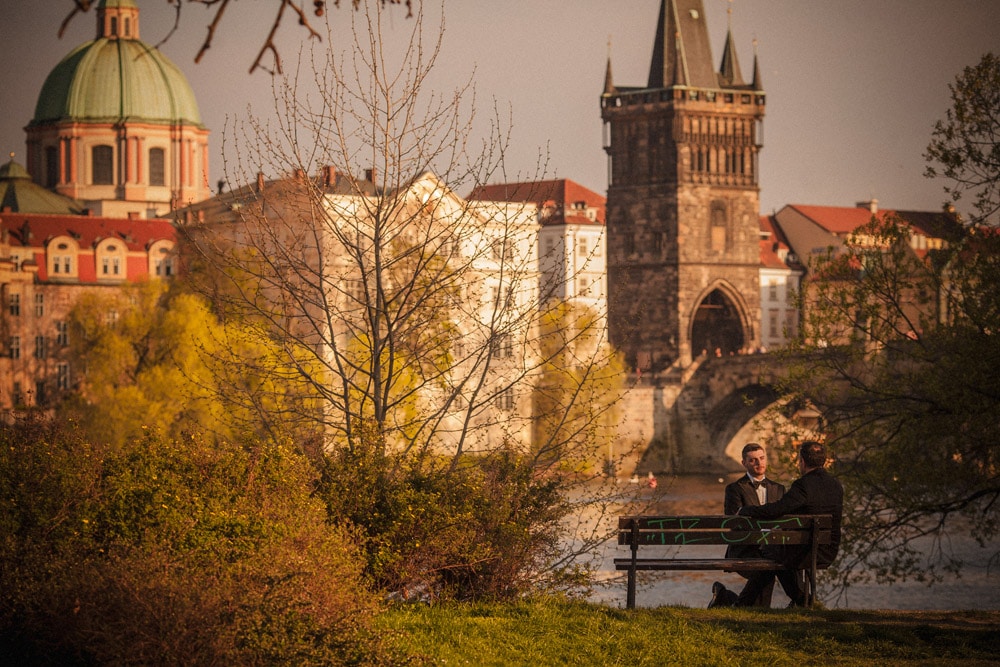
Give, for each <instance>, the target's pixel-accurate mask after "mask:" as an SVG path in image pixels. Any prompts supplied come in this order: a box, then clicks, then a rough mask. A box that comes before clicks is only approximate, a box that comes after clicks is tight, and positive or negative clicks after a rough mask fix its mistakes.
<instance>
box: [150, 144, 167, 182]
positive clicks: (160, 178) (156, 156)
mask: <svg viewBox="0 0 1000 667" xmlns="http://www.w3.org/2000/svg"><path fill="white" fill-rule="evenodd" d="M163 165H164V159H163V149H162V148H150V149H149V184H150V185H166V181H165V179H164V173H163V172H164V169H163Z"/></svg>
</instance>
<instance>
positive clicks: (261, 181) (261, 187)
mask: <svg viewBox="0 0 1000 667" xmlns="http://www.w3.org/2000/svg"><path fill="white" fill-rule="evenodd" d="M263 191H264V172H262V171H258V172H257V192H263Z"/></svg>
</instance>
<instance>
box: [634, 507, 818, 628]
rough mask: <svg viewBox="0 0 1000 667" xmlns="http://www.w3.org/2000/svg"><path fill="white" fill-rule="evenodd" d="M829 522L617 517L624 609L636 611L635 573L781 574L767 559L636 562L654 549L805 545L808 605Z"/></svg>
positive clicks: (786, 518)
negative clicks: (625, 551) (624, 550)
mask: <svg viewBox="0 0 1000 667" xmlns="http://www.w3.org/2000/svg"><path fill="white" fill-rule="evenodd" d="M832 526H833V517H831V516H829V515H811V514H800V515H793V516H784V517H780V518H778V519H753V518H750V517H745V516H725V515H700V516H648V515H647V516H622V517H618V544H619V545H622V546H628V547H629V549H630V551H631V556H630V557H629V558H615V559H614V561H615V569H616V570H619V571H621V570H624V571H627V572H628V591H627V597H626V607H627V608H628V609H634V608H635V589H636V573H637V572H640V571H646V572H649V571H671V570H673V571H695V570H720V571H723V572H766V571H777V570H782V569H784V566H783V565H782V564H781V563H779V562H778V561H774V560H769V559H767V558H680V557H649V556H644V557H642V558H640V557H639V549H640V548H642V549H643V550H644V551H645V550H647V549H650V548H655V547H672V548H675V549H677V548H679V547H689V546H710V545H720V546H730V545H733V544H740V545H748V544H749V545H755V546H765V545H770V546H788V545H800V546H807V547H808V550H809V558H808V559H806V564H805V566H804V567H803V568H802V570H803V571H804V572H805V583H806V600H807V602H808V603H809V604H812V602H813V601H814V599H815V593H816V571H817V570H818V569H822V568H823V566H821V565H819V564H818V563H817V561H816V554H817V548H818V547H819V545H821V544H830V543H831V541H832Z"/></svg>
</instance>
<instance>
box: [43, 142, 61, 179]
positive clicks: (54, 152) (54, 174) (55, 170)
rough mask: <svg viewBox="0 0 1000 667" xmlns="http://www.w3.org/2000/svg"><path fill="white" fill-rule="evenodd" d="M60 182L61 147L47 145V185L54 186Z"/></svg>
mask: <svg viewBox="0 0 1000 667" xmlns="http://www.w3.org/2000/svg"><path fill="white" fill-rule="evenodd" d="M58 183H59V149H58V148H56V147H55V146H46V147H45V187H47V188H54V187H55V186H56V185H57V184H58Z"/></svg>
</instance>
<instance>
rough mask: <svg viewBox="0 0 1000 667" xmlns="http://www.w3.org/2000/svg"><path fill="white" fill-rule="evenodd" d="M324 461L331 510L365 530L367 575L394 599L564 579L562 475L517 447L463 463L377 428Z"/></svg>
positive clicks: (468, 595)
mask: <svg viewBox="0 0 1000 667" xmlns="http://www.w3.org/2000/svg"><path fill="white" fill-rule="evenodd" d="M322 466H323V474H322V478H321V482H320V487H319V489H320V494H321V495H322V496H323V498H324V500H325V501H326V503H327V507H328V511H329V513H330V516H331V517H332V518H333V520H334V521H335V522H337V523H340V524H342V525H344V526H349V527H351V528H353V529H354V530H356V531H357V532H358V533H359V534H360V536H361V540H362V543H363V549H364V551H365V554H366V558H367V567H366V572H367V574H368V576H369V577H370V578H371V580H372V583H373V584H374V586H376V587H377V588H380V589H382V590H384V591H387V592H389V593H390V594H391V596H392V597H402V598H404V599H411V598H413V597H418V598H434V597H444V598H454V599H461V600H474V599H509V598H512V597H515V596H519V595H522V594H524V593H528V592H532V591H537V590H539V589H542V588H549V587H553V586H554V587H558V586H559V585H560V584H561V583H564V582H563V577H565V576H566V575H567V572H565V571H564V570H560V569H559V568H558V567H554V566H553V564H554V563H555V562H556V561H557V559H558V546H559V540H560V538H561V537H562V535H563V529H562V520H563V518H564V517H565V516H566V514H567V513H568V510H569V506H568V504H567V503H566V502H565V501H564V500H563V488H562V481H561V479H560V478H559V477H555V476H542V475H539V474H538V473H537V472H536V470H535V469H534V467H533V466H532V461H531V460H530V458H528V457H525V456H522V455H520V454H518V453H517V452H515V451H513V450H512V449H509V448H499V449H498V450H496V451H493V452H490V453H486V454H482V455H477V456H464V457H462V458H460V459H457V462H456V460H453V459H447V460H443V459H435V458H432V457H427V456H423V457H416V456H407V455H404V454H395V453H390V452H387V451H386V447H385V446H384V444H383V443H382V442H381V441H380V440H379V438H378V437H377V435H369V436H367V437H364V438H359V439H358V442H357V443H356V445H355V446H354V447H353V448H343V449H338V450H336V451H333V452H330V453H329V454H328V455H327V456H326V457H325V459H324V461H323V463H322Z"/></svg>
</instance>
